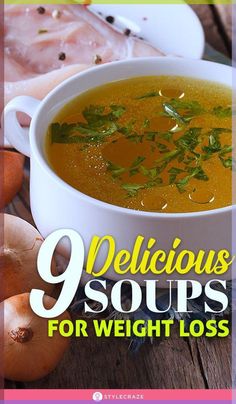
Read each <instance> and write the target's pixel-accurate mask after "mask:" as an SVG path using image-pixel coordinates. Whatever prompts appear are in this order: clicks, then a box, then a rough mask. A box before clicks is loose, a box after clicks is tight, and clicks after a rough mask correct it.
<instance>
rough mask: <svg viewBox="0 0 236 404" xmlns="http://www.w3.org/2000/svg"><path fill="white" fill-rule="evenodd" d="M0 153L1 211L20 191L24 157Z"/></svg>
mask: <svg viewBox="0 0 236 404" xmlns="http://www.w3.org/2000/svg"><path fill="white" fill-rule="evenodd" d="M0 153H1V156H0V158H1V157H3V195H2V197H1V199H0V209H3V208H4V206H6V205H7V204H8V203H10V202H11V201H12V199H13V198H14V196H15V195H16V194H17V193H18V192H19V191H20V189H21V186H22V182H23V175H24V171H23V167H24V161H25V157H24V156H23V155H22V154H20V153H17V152H14V151H8V150H1V151H0Z"/></svg>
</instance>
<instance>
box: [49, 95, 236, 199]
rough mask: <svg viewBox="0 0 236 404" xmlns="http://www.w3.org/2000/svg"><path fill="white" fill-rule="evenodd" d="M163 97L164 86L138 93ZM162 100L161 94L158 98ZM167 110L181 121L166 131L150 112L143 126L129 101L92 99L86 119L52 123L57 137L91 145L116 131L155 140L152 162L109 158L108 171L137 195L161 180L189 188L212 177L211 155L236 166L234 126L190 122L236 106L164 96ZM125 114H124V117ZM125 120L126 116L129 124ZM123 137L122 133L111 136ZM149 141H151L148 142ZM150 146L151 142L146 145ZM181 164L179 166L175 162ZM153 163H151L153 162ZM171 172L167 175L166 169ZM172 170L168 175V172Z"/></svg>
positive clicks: (134, 138) (139, 158)
mask: <svg viewBox="0 0 236 404" xmlns="http://www.w3.org/2000/svg"><path fill="white" fill-rule="evenodd" d="M152 97H160V95H159V92H156V91H152V92H148V93H146V94H143V95H141V96H139V97H137V98H136V99H140V100H144V99H147V98H152ZM157 103H160V98H159V99H158V100H157ZM161 107H162V108H163V111H164V112H163V113H162V115H165V116H168V117H170V118H171V119H173V120H175V121H176V126H175V127H174V128H172V129H170V130H167V131H165V132H161V131H151V130H148V129H149V128H150V126H151V118H149V117H146V118H145V119H144V121H143V123H141V124H140V127H137V121H136V120H132V121H128V122H127V120H125V119H123V118H125V116H124V115H125V113H126V107H125V106H123V105H115V104H112V105H110V106H107V107H105V106H101V105H90V106H89V107H87V108H85V109H84V111H83V112H82V115H83V119H82V120H81V121H80V122H75V123H62V124H60V123H57V122H56V123H52V124H51V126H50V131H51V141H52V143H67V144H69V143H82V144H83V145H82V148H81V149H80V150H81V151H82V150H85V149H86V147H88V146H89V145H91V144H97V143H102V142H106V141H107V140H108V139H109V137H110V136H112V135H114V134H116V135H118V138H119V137H124V138H125V139H126V140H127V141H129V142H131V144H130V147H131V148H132V147H136V146H135V145H134V144H133V145H132V143H135V144H139V143H143V142H147V141H148V142H150V152H155V153H156V154H157V158H156V159H155V160H154V161H153V164H152V166H151V167H150V166H149V167H148V164H147V163H146V161H145V160H146V157H144V156H142V155H138V156H137V157H136V158H135V159H134V161H132V162H131V163H130V165H129V166H128V167H123V166H121V165H119V164H115V163H114V162H113V161H106V163H107V171H109V172H110V173H111V175H112V177H113V178H114V181H120V183H121V187H122V189H124V190H125V191H126V192H127V195H128V196H130V197H133V196H135V195H137V193H138V192H139V191H140V190H142V189H148V188H152V187H156V186H163V185H171V186H176V187H177V189H178V190H179V192H181V193H182V192H185V191H186V189H187V186H188V185H189V183H190V181H191V179H193V178H194V179H196V180H199V181H208V180H209V178H208V175H207V174H206V173H205V171H204V168H203V163H204V161H206V160H209V159H211V158H218V159H219V160H220V162H221V163H222V165H223V167H225V168H226V169H236V162H235V161H234V159H233V158H232V156H231V153H232V146H231V145H227V144H224V141H223V140H224V136H223V135H224V134H226V133H227V132H231V130H230V129H227V128H211V129H210V130H208V131H204V129H203V128H201V127H194V126H192V127H191V126H190V125H191V121H192V119H193V118H194V117H197V116H199V115H201V114H211V115H215V116H217V117H219V118H229V117H230V116H231V114H232V109H231V108H230V107H226V108H225V107H222V106H217V107H215V108H213V109H212V110H211V111H206V110H205V109H204V108H203V107H202V106H201V105H200V104H199V102H197V101H187V100H182V99H181V100H180V99H173V98H172V99H170V100H169V101H168V102H161ZM121 118H122V119H121ZM124 122H126V123H125V124H124ZM111 142H112V143H115V142H117V138H116V137H115V139H113V140H111ZM145 144H146V143H145ZM145 147H146V146H145ZM175 162H176V163H177V164H176V165H178V164H179V167H176V166H175ZM149 165H150V164H149ZM164 173H165V176H164V178H165V181H163V178H162V175H163V174H164ZM124 174H125V178H127V175H128V176H129V177H134V183H132V181H131V180H130V182H127V183H122V180H123V175H124ZM137 174H141V175H142V176H143V177H144V183H142V184H138V183H135V175H137ZM166 174H167V175H166Z"/></svg>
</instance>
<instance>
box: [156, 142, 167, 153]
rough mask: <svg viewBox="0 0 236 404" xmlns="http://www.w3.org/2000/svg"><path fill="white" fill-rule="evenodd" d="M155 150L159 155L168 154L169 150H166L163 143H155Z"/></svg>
mask: <svg viewBox="0 0 236 404" xmlns="http://www.w3.org/2000/svg"><path fill="white" fill-rule="evenodd" d="M156 145H157V148H158V150H159V152H160V153H169V152H170V150H169V149H168V147H167V146H166V145H165V144H163V143H156Z"/></svg>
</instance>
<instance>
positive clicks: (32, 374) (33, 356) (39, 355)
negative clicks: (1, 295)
mask: <svg viewBox="0 0 236 404" xmlns="http://www.w3.org/2000/svg"><path fill="white" fill-rule="evenodd" d="M55 302H56V300H55V299H53V298H52V297H49V296H45V297H44V305H45V307H46V308H51V307H52V306H54V304H55ZM2 310H4V333H3V334H4V335H3V341H1V345H3V347H1V348H3V369H4V377H5V378H6V379H9V380H15V381H20V382H29V381H33V380H38V379H41V378H42V377H44V376H46V375H48V374H49V373H50V372H51V371H52V370H53V369H54V368H55V367H56V366H57V364H58V362H59V361H60V360H61V358H62V356H63V354H64V352H65V351H66V349H67V348H68V346H69V342H70V338H65V337H62V336H61V335H60V334H59V332H58V331H56V332H55V333H54V336H53V337H48V335H47V331H48V320H47V319H45V318H42V317H38V316H37V315H36V314H35V313H34V312H33V311H32V310H31V307H30V304H29V293H23V294H21V295H17V296H12V297H10V298H9V299H6V300H5V301H4V302H2V303H1V304H0V311H1V314H2ZM57 319H58V320H59V321H61V320H65V319H67V320H70V315H69V313H68V312H65V313H63V314H62V315H61V316H59V317H57Z"/></svg>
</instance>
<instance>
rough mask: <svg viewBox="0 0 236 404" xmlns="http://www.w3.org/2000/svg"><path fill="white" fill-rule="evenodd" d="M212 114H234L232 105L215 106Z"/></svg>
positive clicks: (227, 116) (225, 115)
mask: <svg viewBox="0 0 236 404" xmlns="http://www.w3.org/2000/svg"><path fill="white" fill-rule="evenodd" d="M212 114H213V115H215V116H217V117H218V118H229V117H231V116H232V108H231V107H227V108H223V107H220V106H219V107H215V108H213V110H212Z"/></svg>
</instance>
